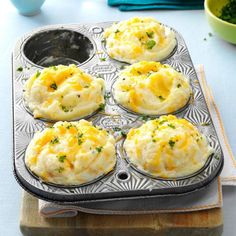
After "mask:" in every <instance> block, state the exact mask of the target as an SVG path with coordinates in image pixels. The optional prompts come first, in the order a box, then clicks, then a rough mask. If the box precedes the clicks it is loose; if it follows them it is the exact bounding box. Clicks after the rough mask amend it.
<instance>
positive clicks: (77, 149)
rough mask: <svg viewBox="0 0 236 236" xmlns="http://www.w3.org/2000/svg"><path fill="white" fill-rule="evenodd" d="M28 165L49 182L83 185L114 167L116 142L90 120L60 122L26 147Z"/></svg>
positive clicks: (37, 135) (39, 133) (40, 133)
mask: <svg viewBox="0 0 236 236" xmlns="http://www.w3.org/2000/svg"><path fill="white" fill-rule="evenodd" d="M25 162H26V165H27V166H28V168H29V169H30V170H31V171H32V172H33V173H35V174H36V175H37V176H39V177H40V178H42V179H43V180H44V181H46V182H51V183H56V184H64V185H77V184H83V183H86V182H89V181H92V180H94V179H96V178H97V177H99V176H101V175H103V174H106V173H108V172H109V171H111V170H112V169H113V168H114V166H115V163H116V155H115V140H114V138H113V136H111V135H110V134H108V133H107V132H106V131H105V130H103V129H100V128H96V127H94V126H93V125H92V124H91V123H90V122H88V121H85V120H80V121H79V122H67V121H64V122H62V121H59V122H57V123H55V124H54V126H53V127H51V128H46V129H45V130H43V131H42V132H38V133H36V134H35V136H34V138H33V139H32V141H31V142H30V144H29V145H28V147H27V150H26V154H25Z"/></svg>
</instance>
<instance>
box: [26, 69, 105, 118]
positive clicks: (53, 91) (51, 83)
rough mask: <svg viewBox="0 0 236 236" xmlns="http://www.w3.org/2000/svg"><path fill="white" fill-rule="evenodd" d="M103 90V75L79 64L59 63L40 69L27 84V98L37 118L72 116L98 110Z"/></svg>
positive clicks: (85, 114) (102, 100) (77, 116)
mask: <svg viewBox="0 0 236 236" xmlns="http://www.w3.org/2000/svg"><path fill="white" fill-rule="evenodd" d="M103 93H104V81H103V79H101V78H93V77H92V76H91V75H89V74H86V73H84V72H83V71H82V70H81V69H80V68H78V67H77V66H76V65H70V66H63V65H59V66H53V67H49V68H45V69H44V70H42V71H41V72H39V71H37V72H36V73H35V74H34V75H33V76H32V77H31V78H30V79H29V80H28V81H27V82H26V84H25V92H24V98H25V101H26V104H27V106H28V107H29V109H30V110H31V111H32V112H33V115H34V117H35V118H46V119H50V120H72V119H76V118H81V117H84V116H87V115H90V114H91V113H93V112H94V111H96V110H97V109H98V108H99V106H101V105H102V104H103V103H104V97H103V95H104V94H103Z"/></svg>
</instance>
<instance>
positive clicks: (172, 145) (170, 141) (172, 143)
mask: <svg viewBox="0 0 236 236" xmlns="http://www.w3.org/2000/svg"><path fill="white" fill-rule="evenodd" d="M169 145H170V147H171V148H173V147H174V146H175V141H173V140H169Z"/></svg>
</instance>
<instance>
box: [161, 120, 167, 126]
mask: <svg viewBox="0 0 236 236" xmlns="http://www.w3.org/2000/svg"><path fill="white" fill-rule="evenodd" d="M165 122H167V120H162V121H160V122H159V124H160V125H163V124H164V123H165Z"/></svg>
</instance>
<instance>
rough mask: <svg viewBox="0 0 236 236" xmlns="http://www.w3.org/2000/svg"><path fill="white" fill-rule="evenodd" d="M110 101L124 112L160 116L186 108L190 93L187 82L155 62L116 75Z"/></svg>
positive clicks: (139, 63)
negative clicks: (124, 109) (122, 108)
mask: <svg viewBox="0 0 236 236" xmlns="http://www.w3.org/2000/svg"><path fill="white" fill-rule="evenodd" d="M113 93H114V98H115V100H116V102H117V103H119V104H120V105H122V106H124V107H125V108H127V109H129V110H131V111H134V112H137V113H140V114H144V115H163V114H168V113H172V112H175V111H177V110H179V109H181V108H182V107H184V106H185V105H186V103H187V102H188V100H189V98H190V95H191V93H192V89H191V86H190V84H189V81H188V79H187V78H186V77H185V76H184V75H183V74H181V73H179V72H177V71H176V70H175V69H174V68H172V67H170V66H168V65H162V64H161V63H159V62H146V61H142V62H138V63H135V64H133V65H130V66H128V67H126V69H124V70H123V71H121V72H120V74H119V77H118V79H117V81H116V82H115V83H114V86H113Z"/></svg>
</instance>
